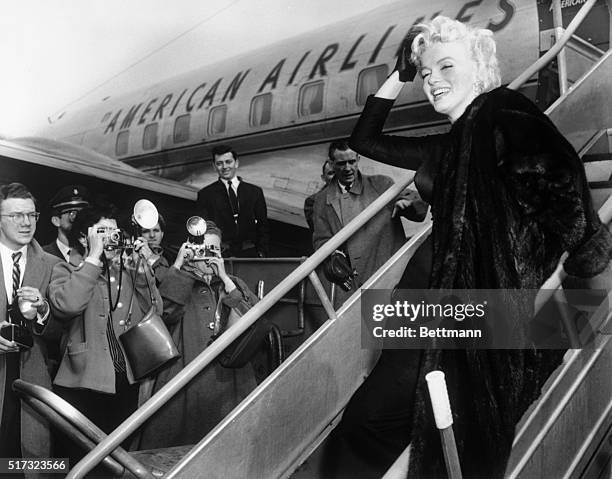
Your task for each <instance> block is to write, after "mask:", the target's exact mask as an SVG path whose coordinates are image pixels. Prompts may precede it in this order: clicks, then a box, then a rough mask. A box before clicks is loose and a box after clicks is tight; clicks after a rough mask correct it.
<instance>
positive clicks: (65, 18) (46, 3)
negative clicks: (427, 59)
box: [0, 0, 395, 137]
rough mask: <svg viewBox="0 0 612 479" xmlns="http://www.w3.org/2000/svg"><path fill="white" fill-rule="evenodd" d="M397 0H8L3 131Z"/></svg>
mask: <svg viewBox="0 0 612 479" xmlns="http://www.w3.org/2000/svg"><path fill="white" fill-rule="evenodd" d="M393 1H395V0H175V1H172V2H171V1H168V0H21V1H11V0H3V1H2V14H1V15H0V58H2V66H3V68H2V73H1V74H0V136H2V137H11V136H24V135H29V134H32V133H33V132H35V131H36V130H37V128H38V127H40V126H41V125H44V124H45V123H46V122H47V117H48V116H51V115H53V114H55V113H59V112H60V111H61V110H62V109H63V108H64V107H65V106H67V105H69V104H70V103H72V102H75V101H77V100H79V99H83V97H85V99H87V95H88V94H90V93H91V92H92V90H94V89H96V93H98V94H99V92H100V91H101V90H105V89H110V90H113V91H114V92H115V93H119V92H122V91H128V90H131V89H134V88H136V87H138V86H139V85H144V84H147V83H151V82H152V81H151V80H152V79H154V80H156V81H157V80H161V79H163V78H166V77H168V76H172V75H175V74H178V73H183V72H186V71H190V70H193V69H195V68H196V67H198V66H201V65H204V64H207V63H210V62H214V61H217V60H221V59H223V58H227V57H230V56H233V55H235V54H238V53H241V52H244V51H247V50H250V49H252V48H257V47H259V46H263V45H267V44H270V43H273V42H275V41H278V40H282V39H283V38H288V37H291V36H294V35H298V34H300V33H302V32H304V31H308V30H311V29H314V28H318V27H320V26H323V25H327V24H329V23H333V22H335V21H339V20H342V19H344V18H348V17H350V16H352V15H357V14H359V13H362V12H365V11H368V10H370V9H373V8H376V7H377V6H380V5H383V4H386V3H391V2H393Z"/></svg>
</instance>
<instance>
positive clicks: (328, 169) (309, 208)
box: [304, 160, 335, 231]
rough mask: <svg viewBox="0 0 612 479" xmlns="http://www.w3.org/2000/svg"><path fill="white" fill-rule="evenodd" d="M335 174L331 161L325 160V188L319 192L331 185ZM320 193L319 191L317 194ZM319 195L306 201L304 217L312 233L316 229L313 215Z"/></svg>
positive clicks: (322, 171)
mask: <svg viewBox="0 0 612 479" xmlns="http://www.w3.org/2000/svg"><path fill="white" fill-rule="evenodd" d="M334 174H335V172H334V168H333V167H332V164H331V162H330V161H329V160H325V162H324V163H323V166H322V167H321V180H323V186H322V187H321V189H320V190H319V191H321V190H323V189H324V188H325V187H326V186H327V185H329V183H330V182H331V180H333V179H334ZM319 191H317V193H318V192H319ZM317 193H314V194H312V195H310V196H309V197H308V198H306V199H305V200H304V217H305V218H306V223H308V228H310V231H312V230H313V229H314V224H313V222H312V214H313V210H314V199H315V196H316V194H317Z"/></svg>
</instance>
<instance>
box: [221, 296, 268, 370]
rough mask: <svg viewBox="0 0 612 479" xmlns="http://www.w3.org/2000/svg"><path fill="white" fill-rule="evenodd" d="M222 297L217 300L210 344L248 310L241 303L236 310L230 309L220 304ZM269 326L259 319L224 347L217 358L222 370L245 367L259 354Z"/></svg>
mask: <svg viewBox="0 0 612 479" xmlns="http://www.w3.org/2000/svg"><path fill="white" fill-rule="evenodd" d="M222 299H223V297H221V298H219V302H218V303H217V311H216V312H215V318H216V320H215V328H214V329H213V336H212V338H211V342H212V341H214V340H215V339H217V337H219V336H220V335H221V334H222V333H224V332H225V331H226V330H227V328H228V327H230V326H231V325H232V324H234V323H235V322H237V321H238V320H240V318H241V317H242V316H243V315H244V314H245V313H246V312H247V311H248V310H249V309H250V306H249V305H248V304H247V303H246V301H243V302H242V303H241V304H240V305H239V306H238V307H237V308H230V307H229V306H226V305H224V304H223V302H222ZM269 329H270V326H269V324H268V321H267V320H266V318H259V319H258V320H257V321H256V322H255V324H253V325H251V326H250V327H249V328H248V329H247V330H246V331H245V332H244V333H242V334H241V335H240V336H239V337H238V338H237V339H236V340H235V341H234V342H233V343H232V344H230V345H229V346H228V347H226V348H225V349H224V350H223V352H222V353H221V354H220V355H219V356H218V358H217V359H218V361H219V364H221V366H223V367H224V368H231V369H237V368H242V367H244V366H246V365H247V364H248V363H249V362H250V361H251V360H252V359H253V358H254V357H255V356H256V354H257V353H258V352H259V350H260V348H261V347H262V345H263V344H264V341H265V339H266V336H267V334H268V331H269Z"/></svg>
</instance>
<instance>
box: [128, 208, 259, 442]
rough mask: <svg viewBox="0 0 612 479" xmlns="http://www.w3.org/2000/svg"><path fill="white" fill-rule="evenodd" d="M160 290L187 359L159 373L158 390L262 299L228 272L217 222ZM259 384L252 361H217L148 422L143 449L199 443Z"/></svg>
mask: <svg viewBox="0 0 612 479" xmlns="http://www.w3.org/2000/svg"><path fill="white" fill-rule="evenodd" d="M200 221H201V222H202V223H204V220H202V219H200ZM159 289H160V293H161V295H162V298H163V300H164V320H165V321H166V322H167V324H170V325H171V326H170V328H171V331H172V337H173V339H174V342H175V344H176V345H177V347H178V349H179V351H180V353H181V359H179V360H178V361H177V362H175V363H173V364H172V366H170V367H169V368H167V369H165V370H163V371H162V372H161V373H160V374H159V375H158V377H157V378H156V381H155V384H154V387H153V392H157V391H159V389H161V388H162V387H163V386H164V385H165V384H166V383H167V382H168V381H169V380H170V379H172V378H173V377H174V376H175V375H176V374H177V373H178V372H179V371H180V370H181V369H182V368H183V367H185V366H186V365H187V364H188V363H189V362H191V361H192V360H193V359H194V358H195V357H196V356H197V355H199V354H200V353H201V352H202V351H203V350H204V349H205V348H206V347H207V346H208V345H209V344H210V342H211V341H212V339H214V337H216V336H218V335H219V334H221V333H222V332H223V331H225V330H226V329H227V327H229V326H230V325H231V324H230V323H231V320H230V318H231V317H232V316H234V317H236V316H241V315H242V314H244V313H246V311H248V310H249V309H250V308H251V307H252V306H253V305H254V304H255V303H256V302H257V297H256V296H255V295H254V294H253V293H252V292H251V291H250V290H249V288H248V287H247V285H246V284H245V283H244V282H243V281H242V280H241V279H239V278H236V277H234V276H229V275H228V274H227V273H226V271H225V266H224V262H223V259H222V258H221V230H220V229H219V228H218V227H217V226H216V225H215V224H214V223H213V222H211V221H207V222H206V232H205V234H204V235H203V242H202V243H201V244H194V243H189V242H186V243H184V244H183V245H182V246H181V249H180V250H179V252H178V255H177V257H176V260H175V262H174V264H173V265H172V267H170V269H169V270H168V273H167V275H166V277H165V278H164V280H163V282H162V283H161V285H160V287H159ZM232 313H237V314H232ZM237 341H238V340H237ZM255 386H256V383H255V375H254V372H253V368H252V366H251V365H250V364H247V365H246V366H244V367H241V368H228V367H223V366H222V365H221V363H220V362H219V360H218V359H217V360H215V361H214V362H213V363H211V364H210V365H209V366H208V367H207V368H206V369H204V370H203V371H202V372H201V373H200V374H199V375H198V376H196V377H195V378H194V379H193V380H192V381H191V382H190V383H189V384H188V385H187V386H186V387H185V388H184V389H182V390H181V391H180V392H179V393H178V394H177V395H176V396H174V397H173V398H172V399H171V400H170V401H169V402H168V403H167V404H166V405H165V406H164V407H163V408H162V409H161V410H160V411H158V412H157V413H156V414H155V415H154V416H153V417H152V418H151V419H150V420H149V421H148V422H147V423H146V424H145V425H144V427H143V429H142V436H141V438H140V442H139V445H138V447H137V449H153V448H160V447H170V446H178V445H186V444H195V443H197V442H198V441H199V440H200V439H202V437H204V436H205V435H206V434H207V433H208V432H209V431H210V430H211V429H212V428H213V427H214V426H216V425H217V423H218V422H219V421H221V420H222V419H223V418H224V417H225V416H226V415H227V414H228V413H229V412H230V411H231V410H232V409H233V408H234V407H235V406H236V405H237V404H238V403H239V402H240V401H241V400H242V399H244V398H245V397H246V396H247V394H249V393H250V392H251V391H252V390H253V389H254V388H255Z"/></svg>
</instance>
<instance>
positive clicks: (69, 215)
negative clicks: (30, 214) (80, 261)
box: [43, 185, 89, 262]
mask: <svg viewBox="0 0 612 479" xmlns="http://www.w3.org/2000/svg"><path fill="white" fill-rule="evenodd" d="M88 198H89V193H88V192H87V190H86V189H85V188H84V187H83V186H80V185H68V186H65V187H63V188H62V189H61V190H59V191H58V192H57V193H56V194H55V196H54V197H53V198H52V199H51V201H50V206H51V223H52V224H53V226H55V227H56V228H57V238H56V239H55V240H54V241H52V242H51V243H49V244H47V245H45V246H43V250H45V251H46V252H47V253H50V254H52V255H53V256H57V257H58V258H59V259H61V260H63V261H66V262H69V261H70V247H69V246H68V233H69V232H70V230H71V229H72V222H73V221H74V218H75V216H76V213H77V211H79V210H81V209H83V208H85V207H86V206H89V201H88Z"/></svg>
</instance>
